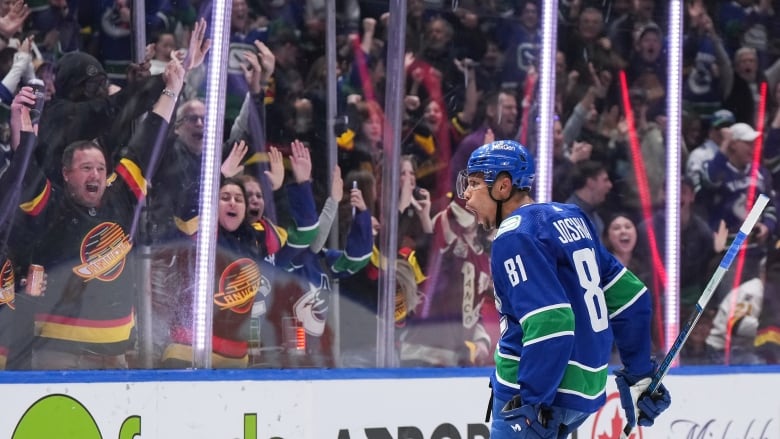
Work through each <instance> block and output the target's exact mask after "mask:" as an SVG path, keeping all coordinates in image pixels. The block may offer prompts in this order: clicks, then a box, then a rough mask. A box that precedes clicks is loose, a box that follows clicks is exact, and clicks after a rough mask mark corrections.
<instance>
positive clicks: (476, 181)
mask: <svg viewBox="0 0 780 439" xmlns="http://www.w3.org/2000/svg"><path fill="white" fill-rule="evenodd" d="M488 191H489V189H488V185H487V183H485V180H484V179H483V178H482V177H479V176H469V177H468V182H467V184H466V188H465V190H464V191H463V198H464V199H465V200H466V209H468V210H470V211H472V212H474V215H475V216H476V217H477V224H481V225H482V227H484V228H485V229H486V230H490V229H492V228H493V227H495V217H496V202H495V201H493V199H492V198H490V194H489V192H488Z"/></svg>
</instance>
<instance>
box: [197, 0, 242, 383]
mask: <svg viewBox="0 0 780 439" xmlns="http://www.w3.org/2000/svg"><path fill="white" fill-rule="evenodd" d="M213 1H214V3H213V6H212V11H211V23H210V28H211V47H212V50H211V52H210V58H211V59H210V60H209V62H208V67H207V83H206V120H204V124H205V126H204V130H203V135H204V136H203V153H202V155H201V174H200V182H201V183H200V185H201V186H200V212H199V214H198V215H199V218H198V222H199V224H198V238H197V250H198V253H197V257H196V261H195V292H194V294H195V297H194V299H195V300H194V301H193V310H192V311H193V314H192V315H193V322H192V324H193V337H192V351H193V354H192V355H193V359H192V360H193V367H196V368H206V369H207V368H211V334H212V330H211V328H212V321H213V315H212V311H213V301H212V295H213V289H214V260H215V258H216V242H217V209H218V207H219V203H218V199H219V193H218V192H219V176H220V175H219V167H220V160H221V157H222V134H223V133H222V131H223V124H222V120H223V119H224V116H225V86H224V85H225V84H226V83H227V78H226V77H227V54H228V33H229V32H230V13H231V9H232V6H233V4H232V2H231V1H226V0H213Z"/></svg>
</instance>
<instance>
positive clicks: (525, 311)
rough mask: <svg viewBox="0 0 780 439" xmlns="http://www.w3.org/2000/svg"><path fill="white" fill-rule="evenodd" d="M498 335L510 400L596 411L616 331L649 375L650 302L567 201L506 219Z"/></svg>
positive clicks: (502, 391)
mask: <svg viewBox="0 0 780 439" xmlns="http://www.w3.org/2000/svg"><path fill="white" fill-rule="evenodd" d="M491 271H492V274H493V282H494V286H495V295H496V308H497V309H498V311H499V313H500V315H501V321H500V325H501V337H500V339H499V342H498V347H497V349H496V354H495V360H496V371H495V374H494V376H493V390H494V392H496V394H497V395H498V396H499V397H500V398H503V399H504V400H508V399H510V398H511V397H512V396H513V395H515V394H518V393H519V394H520V396H521V397H522V400H523V403H524V404H534V405H537V404H544V405H547V406H551V405H554V406H558V407H564V408H569V409H573V410H578V411H582V412H586V413H591V412H595V411H596V410H598V408H599V407H600V406H602V405H603V404H604V402H605V387H606V381H607V364H608V361H609V357H610V351H611V349H612V343H613V333H614V340H615V341H616V342H617V346H618V349H619V351H620V355H621V359H622V360H623V363H624V366H625V368H626V369H627V370H628V371H629V373H631V374H636V375H649V374H650V373H651V372H652V368H653V366H652V363H651V359H650V350H651V341H650V321H651V320H650V319H651V312H652V308H651V301H650V295H649V293H648V292H647V288H646V287H645V286H644V284H642V282H641V281H640V280H639V279H638V278H637V277H636V276H635V275H634V274H633V273H631V272H630V271H628V270H627V269H626V268H625V267H623V265H622V264H621V263H620V262H618V260H617V259H615V257H614V256H612V254H611V253H609V252H608V251H607V250H606V248H604V246H603V245H602V244H601V241H600V240H599V237H598V235H597V234H596V231H595V228H594V227H593V224H592V223H591V222H590V221H589V220H588V219H587V218H586V216H585V214H584V213H583V212H582V210H581V209H580V208H579V207H577V206H575V205H570V204H562V203H538V204H527V205H524V206H522V207H520V208H518V209H517V210H515V211H514V212H513V213H512V215H511V216H509V217H508V218H506V219H505V220H503V222H502V223H501V227H500V228H499V229H498V231H497V233H496V238H495V241H494V243H493V248H492V257H491Z"/></svg>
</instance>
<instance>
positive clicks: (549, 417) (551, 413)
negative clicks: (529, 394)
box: [501, 396, 562, 439]
mask: <svg viewBox="0 0 780 439" xmlns="http://www.w3.org/2000/svg"><path fill="white" fill-rule="evenodd" d="M520 404H521V402H520V397H519V396H516V397H515V398H513V399H512V400H510V401H509V402H508V403H507V404H506V406H504V408H503V409H502V410H501V416H502V417H503V418H504V422H506V423H507V424H510V425H511V426H512V429H513V430H514V431H515V432H516V433H517V434H516V435H514V436H512V438H518V439H547V438H552V439H554V438H557V437H558V429H559V428H560V426H561V420H562V419H561V414H560V412H559V411H558V410H555V409H552V408H548V407H537V406H533V405H530V404H526V405H520ZM518 406H519V407H518Z"/></svg>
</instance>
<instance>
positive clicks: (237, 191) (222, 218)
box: [219, 184, 246, 232]
mask: <svg viewBox="0 0 780 439" xmlns="http://www.w3.org/2000/svg"><path fill="white" fill-rule="evenodd" d="M245 216H246V202H245V201H244V193H243V192H242V191H241V188H240V187H238V186H236V185H234V184H226V185H224V186H222V187H221V188H220V189H219V225H220V226H222V228H223V229H225V230H227V231H228V232H232V231H234V230H236V229H237V228H238V226H240V225H241V223H242V222H243V221H244V217H245Z"/></svg>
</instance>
